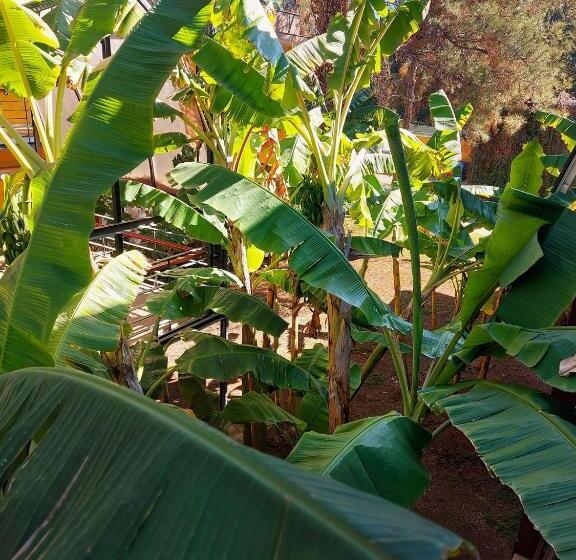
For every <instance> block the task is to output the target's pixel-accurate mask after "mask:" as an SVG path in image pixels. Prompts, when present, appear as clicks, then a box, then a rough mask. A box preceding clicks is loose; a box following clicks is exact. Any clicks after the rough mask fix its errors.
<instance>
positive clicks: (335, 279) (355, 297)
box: [171, 163, 403, 328]
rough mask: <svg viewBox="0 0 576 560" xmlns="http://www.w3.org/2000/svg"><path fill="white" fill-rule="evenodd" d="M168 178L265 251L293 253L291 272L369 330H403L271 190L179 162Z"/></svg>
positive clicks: (209, 167)
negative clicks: (358, 314)
mask: <svg viewBox="0 0 576 560" xmlns="http://www.w3.org/2000/svg"><path fill="white" fill-rule="evenodd" d="M171 176H172V178H174V179H175V180H176V181H177V182H178V183H180V184H181V185H183V186H184V187H202V189H201V190H200V192H199V194H198V195H197V198H198V200H199V201H200V202H201V203H202V204H206V205H208V206H211V207H213V208H214V209H215V210H217V211H218V212H222V213H223V214H225V215H226V216H227V217H228V218H229V219H230V220H232V221H233V222H234V224H235V226H236V227H237V228H238V229H240V231H242V233H244V234H245V235H246V237H247V238H248V239H249V240H250V241H251V242H252V243H253V244H254V245H256V246H257V247H259V248H260V249H262V250H263V251H270V252H272V253H276V254H281V253H284V252H286V251H289V250H291V249H293V251H292V254H291V256H290V260H289V264H290V267H291V268H292V269H293V270H294V271H295V272H296V274H297V275H298V276H299V278H300V279H301V280H303V281H304V282H306V283H307V284H309V285H311V286H314V287H318V288H322V289H324V290H326V291H327V292H330V293H332V294H334V295H336V296H337V297H339V298H341V299H343V300H344V301H346V302H347V303H349V304H350V305H353V306H355V307H358V308H359V309H360V310H361V311H362V313H363V314H364V315H365V316H366V317H367V319H368V320H369V321H370V323H371V324H373V325H379V326H384V325H386V326H389V327H391V328H402V327H403V325H401V324H400V322H399V321H398V320H397V319H396V318H395V316H394V315H393V313H392V312H391V311H390V309H389V308H388V306H387V305H386V304H385V303H383V302H382V301H381V300H380V298H378V297H377V296H376V295H375V294H374V293H373V292H371V291H370V290H369V289H368V288H367V286H366V284H365V283H364V282H363V280H362V278H360V276H359V275H358V273H357V272H356V270H355V269H354V268H353V267H352V266H351V265H350V263H349V262H348V261H347V259H346V257H345V256H344V254H343V253H342V252H341V251H340V250H339V249H338V248H337V247H336V246H335V245H334V243H332V241H330V239H328V237H326V235H325V234H324V233H323V232H321V231H320V230H319V229H318V228H316V227H314V226H313V225H312V224H311V223H310V222H308V220H306V218H304V217H303V216H302V215H301V214H300V213H299V212H298V211H296V210H295V209H294V208H292V207H290V206H289V205H288V204H286V203H285V202H283V201H282V200H280V199H279V198H278V197H276V196H275V195H274V194H272V193H271V192H270V191H267V190H266V189H264V188H262V187H260V186H259V185H257V184H255V183H252V182H251V181H249V180H248V179H246V178H244V177H242V176H241V175H238V174H237V173H233V172H231V171H228V170H227V169H224V168H222V167H217V166H215V165H206V164H202V163H183V164H181V165H179V166H178V167H176V168H175V169H174V170H173V171H172V173H171Z"/></svg>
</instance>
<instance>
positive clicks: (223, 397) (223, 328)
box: [218, 318, 228, 410]
mask: <svg viewBox="0 0 576 560" xmlns="http://www.w3.org/2000/svg"><path fill="white" fill-rule="evenodd" d="M220 336H221V337H222V338H227V337H228V319H227V318H224V319H222V321H220ZM218 392H219V394H220V410H223V409H224V407H225V406H226V402H227V401H228V382H227V381H220V384H219V387H218Z"/></svg>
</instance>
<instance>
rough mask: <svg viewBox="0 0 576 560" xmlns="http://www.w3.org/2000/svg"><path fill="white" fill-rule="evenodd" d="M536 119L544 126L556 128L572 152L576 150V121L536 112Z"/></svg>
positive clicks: (544, 112)
mask: <svg viewBox="0 0 576 560" xmlns="http://www.w3.org/2000/svg"><path fill="white" fill-rule="evenodd" d="M535 117H536V120H538V121H540V122H541V123H542V124H545V125H547V126H551V127H552V128H555V129H556V130H557V131H558V132H559V133H560V134H561V135H562V140H564V143H565V144H566V147H567V148H568V149H569V150H570V151H572V150H573V149H574V148H576V121H573V120H572V119H567V118H566V117H561V116H560V115H556V114H554V113H549V112H546V111H536V113H535Z"/></svg>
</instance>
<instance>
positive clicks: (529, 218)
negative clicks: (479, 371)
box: [459, 140, 563, 325]
mask: <svg viewBox="0 0 576 560" xmlns="http://www.w3.org/2000/svg"><path fill="white" fill-rule="evenodd" d="M541 152H542V148H541V146H540V144H539V143H538V141H537V140H533V141H532V142H530V143H529V144H527V145H526V146H525V148H524V150H523V151H522V153H521V154H520V155H519V156H518V157H517V158H516V159H515V160H514V162H513V163H512V171H511V174H510V181H509V183H508V184H507V185H506V188H505V189H504V192H503V193H502V196H501V197H500V202H499V205H498V214H497V220H496V225H495V226H494V231H493V232H492V235H491V236H490V238H489V240H488V243H487V245H486V255H485V257H484V264H483V266H482V268H481V269H480V270H478V271H474V272H471V273H470V277H469V279H468V282H467V283H466V287H465V288H464V294H463V298H462V305H461V309H460V314H459V318H460V320H461V322H462V324H463V325H466V324H467V323H468V322H469V321H470V320H471V319H473V318H474V316H475V315H476V314H477V313H478V311H479V310H480V308H481V307H482V305H484V303H485V302H486V300H487V298H488V297H489V296H490V295H491V294H492V292H493V290H494V289H495V288H496V287H497V286H498V285H501V286H506V285H508V284H510V283H511V282H512V281H514V280H515V279H516V278H518V277H519V276H521V275H522V274H523V273H524V272H526V270H528V269H529V268H530V267H531V266H532V265H534V263H535V262H536V261H537V260H538V259H539V258H541V257H542V251H541V249H540V245H539V244H538V241H537V239H536V237H535V236H536V233H537V232H538V230H539V229H540V228H541V227H542V226H543V225H545V224H548V223H552V222H554V221H556V219H557V218H558V217H559V215H560V213H561V212H562V209H563V208H562V205H561V204H559V203H557V202H555V201H554V200H552V199H544V198H541V197H538V196H536V194H535V193H537V191H538V189H539V188H540V186H541V184H542V172H543V170H544V167H543V165H542V162H541V161H540V157H539V156H540V154H541Z"/></svg>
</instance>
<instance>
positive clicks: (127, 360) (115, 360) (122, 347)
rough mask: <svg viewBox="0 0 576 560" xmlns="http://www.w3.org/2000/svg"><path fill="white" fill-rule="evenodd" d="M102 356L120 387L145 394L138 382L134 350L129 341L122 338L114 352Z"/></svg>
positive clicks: (104, 353)
mask: <svg viewBox="0 0 576 560" xmlns="http://www.w3.org/2000/svg"><path fill="white" fill-rule="evenodd" d="M101 356H102V361H103V362H104V364H105V365H106V367H107V368H108V371H109V372H110V374H111V376H112V378H113V379H114V381H115V382H116V383H117V384H118V385H123V386H124V387H128V389H132V391H135V392H136V393H139V394H140V395H142V394H144V393H143V391H142V387H141V386H140V383H139V382H138V376H137V374H136V368H135V367H134V359H133V356H132V350H130V346H129V345H128V341H127V340H126V339H125V338H124V337H123V336H120V342H119V343H118V348H116V350H114V351H113V352H102V354H101Z"/></svg>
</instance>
